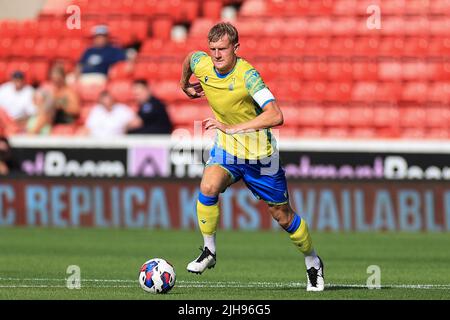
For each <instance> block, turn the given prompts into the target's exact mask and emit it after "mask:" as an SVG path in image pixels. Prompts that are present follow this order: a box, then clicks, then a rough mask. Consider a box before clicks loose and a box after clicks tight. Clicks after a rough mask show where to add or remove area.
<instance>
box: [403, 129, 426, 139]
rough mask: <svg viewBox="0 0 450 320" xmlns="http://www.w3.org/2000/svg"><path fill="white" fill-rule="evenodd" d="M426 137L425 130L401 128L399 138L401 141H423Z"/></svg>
mask: <svg viewBox="0 0 450 320" xmlns="http://www.w3.org/2000/svg"><path fill="white" fill-rule="evenodd" d="M425 137H426V130H425V129H423V128H417V127H413V128H402V129H401V130H400V138H403V139H423V138H425Z"/></svg>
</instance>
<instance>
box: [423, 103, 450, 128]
mask: <svg viewBox="0 0 450 320" xmlns="http://www.w3.org/2000/svg"><path fill="white" fill-rule="evenodd" d="M425 119H426V125H427V126H428V127H430V128H446V129H448V128H450V109H449V108H448V107H447V106H441V107H428V108H426V110H425Z"/></svg>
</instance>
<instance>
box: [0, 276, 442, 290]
mask: <svg viewBox="0 0 450 320" xmlns="http://www.w3.org/2000/svg"><path fill="white" fill-rule="evenodd" d="M12 281H14V282H16V281H21V282H27V281H33V282H65V281H66V279H54V278H24V279H20V278H1V277H0V282H12ZM81 282H82V283H90V284H89V285H84V286H83V287H84V288H136V287H139V285H138V284H137V280H127V279H82V280H81ZM98 283H106V284H105V285H102V284H98ZM108 283H110V284H108ZM114 283H130V284H131V283H134V284H135V285H120V284H114ZM176 285H177V287H180V288H271V287H277V288H305V287H306V283H301V282H290V283H288V282H285V283H283V282H252V281H250V282H238V281H189V280H178V281H177V282H176ZM325 286H326V287H331V288H332V287H339V288H349V289H351V288H367V286H365V285H362V284H346V283H342V284H337V283H327V284H325ZM0 288H66V286H65V285H56V284H55V285H53V284H23V285H22V284H20V285H14V284H0ZM381 288H382V289H383V288H384V289H387V288H395V289H442V290H450V284H387V285H382V286H381Z"/></svg>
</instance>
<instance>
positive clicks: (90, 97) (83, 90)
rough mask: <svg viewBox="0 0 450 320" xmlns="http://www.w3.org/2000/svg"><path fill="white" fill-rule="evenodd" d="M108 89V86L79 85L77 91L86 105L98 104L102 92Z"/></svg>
mask: <svg viewBox="0 0 450 320" xmlns="http://www.w3.org/2000/svg"><path fill="white" fill-rule="evenodd" d="M105 89H106V85H99V84H97V85H92V84H89V85H83V84H77V86H76V90H77V92H78V94H79V96H80V98H81V100H82V102H84V103H92V102H96V101H97V100H98V98H99V95H100V92H102V91H103V90H105Z"/></svg>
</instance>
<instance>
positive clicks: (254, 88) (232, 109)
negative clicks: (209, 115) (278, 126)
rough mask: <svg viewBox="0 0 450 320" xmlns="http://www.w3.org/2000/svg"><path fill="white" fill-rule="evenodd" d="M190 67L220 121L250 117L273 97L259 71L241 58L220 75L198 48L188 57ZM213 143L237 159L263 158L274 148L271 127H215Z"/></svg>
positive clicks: (244, 119) (234, 121)
mask: <svg viewBox="0 0 450 320" xmlns="http://www.w3.org/2000/svg"><path fill="white" fill-rule="evenodd" d="M190 67H191V70H192V72H193V73H194V75H195V76H196V77H197V78H198V80H199V81H200V83H201V85H202V88H203V90H204V92H205V96H206V99H207V100H208V103H209V105H210V106H211V108H212V111H213V113H214V116H215V117H216V119H217V120H218V121H220V122H222V123H225V124H228V125H233V124H238V123H242V122H246V121H249V120H252V119H253V118H255V117H256V116H258V115H259V114H260V113H262V109H263V108H264V107H265V106H266V105H267V104H268V103H269V102H271V101H273V100H274V97H273V95H272V94H271V93H270V91H269V90H268V89H267V86H266V85H265V83H264V81H263V80H262V78H261V76H260V74H259V73H258V71H257V70H256V69H255V68H253V66H252V65H251V64H250V63H248V62H247V61H245V60H244V59H242V58H238V60H237V62H236V65H235V67H234V69H233V70H231V71H230V72H229V73H227V74H220V73H218V72H217V71H216V69H215V68H214V64H213V62H212V59H211V57H210V56H208V55H207V54H206V53H205V52H202V51H197V52H195V53H194V54H193V55H192V57H191V62H190ZM216 145H217V146H218V147H219V148H221V149H223V150H225V151H226V152H227V153H229V154H230V155H233V156H235V157H237V158H240V159H250V160H254V159H262V158H266V157H268V156H270V155H272V153H274V152H275V151H276V150H275V149H276V142H275V138H274V137H273V136H272V134H271V130H270V129H261V130H256V131H253V132H246V133H236V134H231V135H230V134H225V133H224V132H222V131H220V130H217V137H216Z"/></svg>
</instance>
